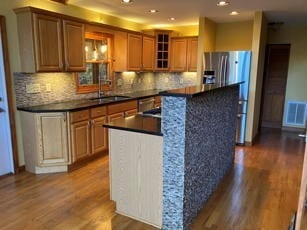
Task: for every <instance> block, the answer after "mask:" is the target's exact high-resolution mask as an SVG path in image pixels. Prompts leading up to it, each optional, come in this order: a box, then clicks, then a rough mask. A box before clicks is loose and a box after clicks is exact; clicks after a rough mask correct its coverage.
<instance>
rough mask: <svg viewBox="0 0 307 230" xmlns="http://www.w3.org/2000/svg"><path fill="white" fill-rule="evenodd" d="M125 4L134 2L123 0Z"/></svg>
mask: <svg viewBox="0 0 307 230" xmlns="http://www.w3.org/2000/svg"><path fill="white" fill-rule="evenodd" d="M122 2H123V3H131V2H132V0H122Z"/></svg>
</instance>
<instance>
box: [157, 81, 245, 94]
mask: <svg viewBox="0 0 307 230" xmlns="http://www.w3.org/2000/svg"><path fill="white" fill-rule="evenodd" d="M242 83H244V81H240V82H219V83H216V84H202V85H196V86H190V87H185V88H180V89H171V90H165V91H161V92H160V93H159V95H161V96H173V97H195V96H200V95H202V94H204V93H207V92H210V91H212V90H217V89H222V88H226V87H232V86H236V85H239V84H242Z"/></svg>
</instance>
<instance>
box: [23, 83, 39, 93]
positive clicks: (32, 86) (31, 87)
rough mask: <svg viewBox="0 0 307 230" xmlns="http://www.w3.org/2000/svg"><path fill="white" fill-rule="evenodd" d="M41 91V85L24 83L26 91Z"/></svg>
mask: <svg viewBox="0 0 307 230" xmlns="http://www.w3.org/2000/svg"><path fill="white" fill-rule="evenodd" d="M40 92H41V85H40V84H38V83H36V84H27V85H26V93H40Z"/></svg>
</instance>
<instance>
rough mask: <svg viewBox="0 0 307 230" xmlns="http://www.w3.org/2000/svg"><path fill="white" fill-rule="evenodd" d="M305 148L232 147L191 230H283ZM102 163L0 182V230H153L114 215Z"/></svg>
mask: <svg viewBox="0 0 307 230" xmlns="http://www.w3.org/2000/svg"><path fill="white" fill-rule="evenodd" d="M304 146H305V144H304V142H303V140H302V139H300V138H298V137H297V136H296V134H292V133H283V134H280V133H279V132H277V131H274V130H273V131H272V130H268V129H267V130H265V131H263V132H262V135H261V136H260V139H259V143H257V144H256V145H255V146H252V147H238V148H237V149H236V160H235V166H234V168H233V170H231V171H230V172H229V174H228V175H227V176H226V177H225V179H224V180H223V182H222V184H221V185H220V186H219V187H218V189H217V191H216V192H215V193H214V195H213V196H212V197H211V198H210V199H209V201H208V202H207V204H206V205H205V207H204V208H203V209H202V210H201V211H200V213H199V215H198V217H197V218H196V219H195V221H194V222H193V224H192V225H191V229H203V230H209V229H210V230H213V229H214V230H217V229H223V230H227V229H231V230H232V229H236V230H237V229H244V230H246V229H255V230H256V229H257V230H258V229H270V230H275V229H276V230H280V229H287V227H288V225H289V221H290V218H291V215H292V214H293V213H294V212H295V210H296V209H297V198H298V190H299V185H300V176H301V170H302V161H303V153H304ZM108 173H109V172H108V159H107V157H104V158H102V159H99V160H97V161H95V162H93V163H90V164H89V165H87V166H85V167H83V168H80V169H78V170H76V171H73V172H71V173H58V174H48V175H33V174H30V173H27V172H24V173H21V174H18V175H16V176H8V177H5V178H2V179H1V180H0V229H31V230H32V229H133V230H134V229H139V230H143V229H145V230H147V229H155V228H153V227H151V226H148V225H145V224H142V223H140V222H137V221H134V220H132V219H130V218H127V217H123V216H121V215H118V214H116V213H115V212H114V210H115V205H114V203H113V202H112V201H110V200H109V180H108Z"/></svg>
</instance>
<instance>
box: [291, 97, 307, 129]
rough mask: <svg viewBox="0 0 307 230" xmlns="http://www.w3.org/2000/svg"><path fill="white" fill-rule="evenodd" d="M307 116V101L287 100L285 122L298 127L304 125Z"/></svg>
mask: <svg viewBox="0 0 307 230" xmlns="http://www.w3.org/2000/svg"><path fill="white" fill-rule="evenodd" d="M306 118H307V102H301V101H288V104H287V113H286V124H287V125H290V126H291V125H294V126H298V127H305V122H306Z"/></svg>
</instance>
